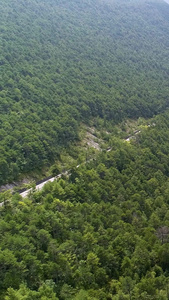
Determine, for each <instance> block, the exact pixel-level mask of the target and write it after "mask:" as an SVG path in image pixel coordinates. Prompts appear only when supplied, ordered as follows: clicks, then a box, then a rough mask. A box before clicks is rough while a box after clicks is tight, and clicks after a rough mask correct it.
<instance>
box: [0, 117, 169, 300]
mask: <svg viewBox="0 0 169 300" xmlns="http://www.w3.org/2000/svg"><path fill="white" fill-rule="evenodd" d="M154 122H155V124H156V125H155V126H150V127H148V128H145V129H142V132H141V133H140V134H138V135H136V139H135V140H133V141H132V142H131V143H128V142H126V141H120V140H119V139H114V138H113V139H112V148H113V150H112V151H110V152H102V153H101V154H100V156H99V157H98V159H97V160H95V161H93V162H90V163H87V164H86V165H85V164H84V165H81V166H80V167H79V168H75V169H74V170H72V171H71V176H70V177H69V178H66V177H65V178H62V179H60V180H59V181H55V182H54V183H49V184H47V185H46V186H45V187H44V189H43V191H42V192H36V193H33V194H31V195H30V197H29V198H28V199H24V202H23V199H22V198H21V197H20V196H19V195H17V194H16V195H14V196H13V197H12V199H11V200H10V202H6V203H5V205H4V206H3V207H2V208H1V210H0V213H1V219H0V266H1V268H0V298H1V299H2V300H3V299H5V300H14V299H16V300H23V299H24V300H42V299H43V300H49V299H52V300H57V299H59V300H167V299H168V297H169V129H168V128H169V112H167V113H165V114H163V115H161V116H158V117H156V119H155V120H154ZM4 197H5V194H4ZM8 197H9V195H8ZM8 199H9V198H8Z"/></svg>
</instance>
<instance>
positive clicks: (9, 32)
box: [0, 0, 169, 184]
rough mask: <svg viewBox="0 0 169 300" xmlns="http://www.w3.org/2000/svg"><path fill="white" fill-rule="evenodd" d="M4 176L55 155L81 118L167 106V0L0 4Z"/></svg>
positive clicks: (146, 112) (16, 0) (0, 175)
mask: <svg viewBox="0 0 169 300" xmlns="http://www.w3.org/2000/svg"><path fill="white" fill-rule="evenodd" d="M0 31H1V35H0V76H1V81H0V184H2V183H4V182H7V181H10V180H13V179H16V178H17V177H18V176H19V174H20V173H25V172H29V171H31V170H32V169H36V168H38V167H39V168H40V167H42V166H43V165H45V164H49V163H52V162H53V161H54V159H55V158H56V157H57V156H59V153H60V151H61V149H62V147H67V146H68V144H69V143H70V142H71V141H74V140H76V139H78V128H79V124H80V122H82V121H83V122H85V123H87V122H89V120H90V119H92V118H94V117H101V118H104V119H107V120H111V121H112V122H119V121H121V120H122V119H124V118H126V117H129V118H130V117H131V118H136V117H139V116H144V117H149V116H152V115H153V114H154V113H158V112H160V111H162V110H164V109H165V108H166V107H167V106H168V102H169V101H168V94H169V88H168V74H169V61H168V57H169V6H168V4H167V3H165V2H163V1H155V0H154V1H141V0H140V1H139V0H138V1H129V0H126V1H123V0H119V1H113V0H112V1H109V0H105V1H102V0H91V1H90V0H71V1H68V0H65V1H63V0H62V1H61V0H60V1H59V0H29V1H24V0H2V1H1V2H0Z"/></svg>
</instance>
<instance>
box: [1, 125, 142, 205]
mask: <svg viewBox="0 0 169 300" xmlns="http://www.w3.org/2000/svg"><path fill="white" fill-rule="evenodd" d="M140 132H141V131H140V130H136V131H135V132H134V133H133V134H132V135H130V136H128V137H126V138H125V139H124V141H126V142H129V141H130V140H132V139H133V138H134V137H135V136H136V135H137V134H139V133H140ZM111 150H112V148H108V149H107V152H110V151H111ZM90 160H91V159H90ZM90 160H89V161H90ZM79 166H80V165H77V166H76V168H79ZM68 174H70V171H65V172H62V173H60V174H58V175H57V176H54V177H52V178H48V179H47V180H44V181H43V182H41V183H39V184H37V185H36V186H35V188H30V189H28V190H26V191H23V192H21V193H20V194H19V195H20V196H21V197H22V198H26V197H27V196H28V195H29V194H30V193H31V192H32V191H33V190H35V191H40V190H42V188H43V187H44V185H45V184H46V183H48V182H53V181H54V180H57V179H59V178H61V176H62V175H68ZM3 205H4V202H1V203H0V207H2V206H3Z"/></svg>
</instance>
